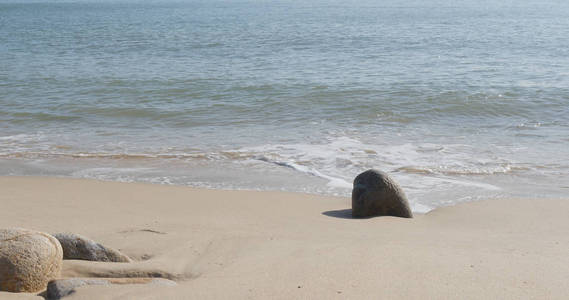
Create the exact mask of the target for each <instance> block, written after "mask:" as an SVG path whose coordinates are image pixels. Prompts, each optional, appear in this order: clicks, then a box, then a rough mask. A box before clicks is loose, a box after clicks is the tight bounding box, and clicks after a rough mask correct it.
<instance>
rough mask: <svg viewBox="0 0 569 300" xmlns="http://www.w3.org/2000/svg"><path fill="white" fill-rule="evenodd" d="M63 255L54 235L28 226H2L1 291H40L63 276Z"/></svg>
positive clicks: (0, 255) (0, 254)
mask: <svg viewBox="0 0 569 300" xmlns="http://www.w3.org/2000/svg"><path fill="white" fill-rule="evenodd" d="M62 258H63V250H62V249H61V245H60V244H59V242H58V241H57V239H55V238H54V237H53V236H51V235H49V234H47V233H43V232H39V231H33V230H28V229H22V228H9V229H0V291H6V292H13V293H20V292H28V293H32V292H37V291H41V290H43V289H45V287H46V285H47V283H48V282H49V281H50V280H52V279H54V278H57V277H59V273H60V271H61V265H62Z"/></svg>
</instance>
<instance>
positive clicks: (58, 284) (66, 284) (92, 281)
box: [46, 277, 176, 300]
mask: <svg viewBox="0 0 569 300" xmlns="http://www.w3.org/2000/svg"><path fill="white" fill-rule="evenodd" d="M111 284H153V285H154V284H155V285H163V286H175V285H176V282H174V281H172V280H168V279H164V278H148V277H145V278H69V279H59V280H53V281H51V282H50V283H49V284H48V285H47V293H46V294H47V299H48V300H57V299H61V298H63V297H65V296H69V295H71V294H73V293H75V289H76V288H78V287H81V286H85V285H111Z"/></svg>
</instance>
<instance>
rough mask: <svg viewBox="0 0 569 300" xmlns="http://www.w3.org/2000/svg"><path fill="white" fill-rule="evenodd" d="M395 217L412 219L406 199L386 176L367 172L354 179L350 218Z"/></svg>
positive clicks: (374, 171) (373, 171)
mask: <svg viewBox="0 0 569 300" xmlns="http://www.w3.org/2000/svg"><path fill="white" fill-rule="evenodd" d="M371 216H395V217H402V218H412V217H413V213H412V212H411V209H410V208H409V203H408V202H407V197H405V193H403V190H402V189H401V187H399V185H398V184H397V183H396V182H395V181H394V180H393V179H391V178H390V177H389V176H388V175H387V174H385V173H384V172H381V171H377V170H367V171H365V172H363V173H361V174H360V175H358V176H357V177H356V179H355V180H354V189H353V190H352V217H354V218H365V217H371Z"/></svg>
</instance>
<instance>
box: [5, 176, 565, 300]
mask: <svg viewBox="0 0 569 300" xmlns="http://www.w3.org/2000/svg"><path fill="white" fill-rule="evenodd" d="M0 191H1V193H0V205H1V207H2V209H1V210H0V227H2V228H5V227H24V228H29V229H34V230H39V231H44V232H48V233H58V232H73V233H79V234H82V235H85V236H87V237H90V238H92V239H94V240H96V241H98V242H100V243H103V244H105V245H107V246H111V247H114V248H116V249H119V250H121V251H122V252H123V253H125V254H127V255H129V256H130V257H131V258H133V259H134V260H135V262H133V263H101V262H87V261H73V260H66V261H64V266H63V272H62V277H64V278H66V277H79V276H80V277H145V276H151V277H164V278H169V279H173V280H175V281H176V282H177V283H178V285H177V286H174V287H167V286H145V285H114V286H87V287H81V288H78V289H77V292H76V293H74V294H72V295H71V296H69V297H66V298H65V299H123V298H124V299H330V298H335V299H565V298H566V297H567V295H568V294H569V284H568V282H567V280H568V279H569V255H567V254H568V249H569V235H568V234H567V233H568V232H569V218H567V212H568V211H569V199H502V200H495V199H494V200H490V201H478V202H471V203H466V204H460V205H456V206H453V207H444V208H439V209H436V210H434V211H431V212H429V213H427V214H425V215H416V216H415V218H414V219H402V218H395V217H376V218H370V219H358V220H356V219H351V218H350V217H349V216H350V211H349V208H350V199H348V198H335V197H323V196H316V195H308V194H295V193H280V192H254V191H220V190H200V189H193V188H188V187H179V186H165V185H150V184H134V183H117V182H100V181H92V180H80V179H60V178H40V177H0ZM0 298H1V299H28V298H29V299H42V297H41V296H37V295H35V294H11V293H3V292H0Z"/></svg>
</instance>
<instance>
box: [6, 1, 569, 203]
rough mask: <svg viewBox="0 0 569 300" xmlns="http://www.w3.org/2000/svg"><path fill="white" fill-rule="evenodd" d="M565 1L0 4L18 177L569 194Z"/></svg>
mask: <svg viewBox="0 0 569 300" xmlns="http://www.w3.org/2000/svg"><path fill="white" fill-rule="evenodd" d="M568 16H569V4H567V3H566V2H564V1H549V2H543V1H526V3H524V4H520V3H516V2H514V1H512V2H507V3H502V4H497V3H491V2H482V3H481V2H479V1H477V2H475V1H460V2H457V1H434V0H429V1H404V2H395V1H381V2H377V1H371V2H366V1H353V2H350V1H348V2H346V1H342V2H339V1H316V2H311V3H304V2H301V1H270V2H259V1H239V2H237V1H150V2H148V1H144V2H143V1H65V2H61V1H48V2H42V3H33V2H29V1H6V0H0V174H1V175H57V176H72V177H81V178H98V179H105V180H119V181H143V182H157V183H166V184H181V185H191V186H200V187H210V188H222V189H269V190H287V191H300V192H310V193H320V194H332V195H349V194H350V191H351V181H352V179H353V178H354V177H355V176H356V175H357V174H358V173H359V172H362V171H364V170H366V169H368V168H378V169H381V170H384V171H387V172H389V173H390V174H392V175H393V176H394V177H395V178H396V179H397V180H398V181H399V182H400V183H401V184H402V185H403V187H404V189H405V191H406V192H407V194H408V196H409V198H410V200H411V202H412V203H413V205H414V209H415V210H416V211H424V210H428V209H430V208H433V207H436V206H441V205H448V204H452V203H456V202H460V201H467V200H476V199H480V198H488V197H490V198H496V197H509V196H530V197H535V196H538V197H560V196H566V195H567V191H568V190H569V121H568V119H567V117H566V116H567V115H568V114H569V71H568V70H569V42H568V40H567V36H569V17H568Z"/></svg>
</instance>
